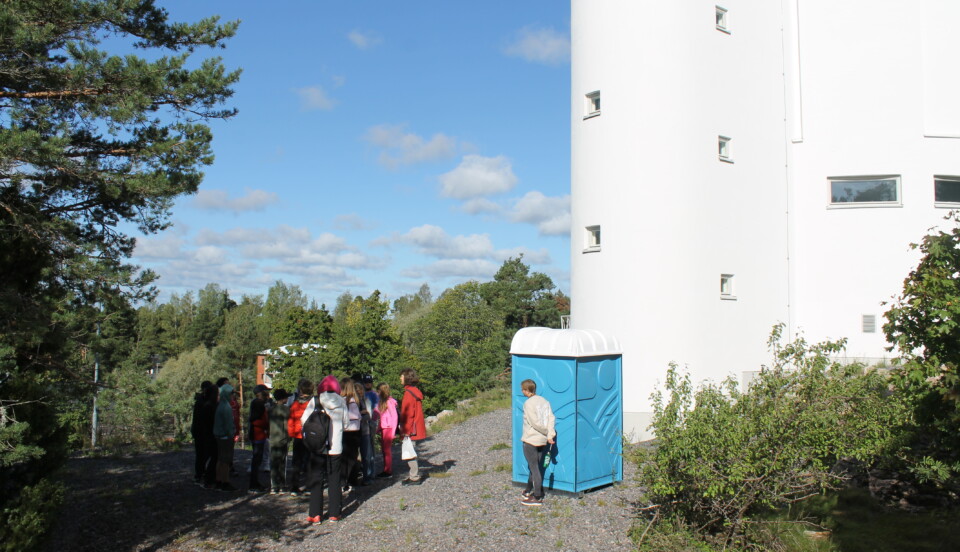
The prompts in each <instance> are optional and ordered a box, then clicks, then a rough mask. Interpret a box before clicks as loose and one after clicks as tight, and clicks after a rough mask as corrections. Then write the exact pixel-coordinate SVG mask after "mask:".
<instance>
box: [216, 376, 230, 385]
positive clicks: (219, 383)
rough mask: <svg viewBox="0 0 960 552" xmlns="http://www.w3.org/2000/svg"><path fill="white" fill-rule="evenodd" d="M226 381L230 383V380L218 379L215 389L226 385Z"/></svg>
mask: <svg viewBox="0 0 960 552" xmlns="http://www.w3.org/2000/svg"><path fill="white" fill-rule="evenodd" d="M228 381H230V378H218V379H217V387H223V384H225V383H227V382H228Z"/></svg>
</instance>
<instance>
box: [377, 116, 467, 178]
mask: <svg viewBox="0 0 960 552" xmlns="http://www.w3.org/2000/svg"><path fill="white" fill-rule="evenodd" d="M364 139H365V140H366V141H367V142H370V143H371V144H373V145H375V146H377V147H380V148H383V149H384V151H382V152H380V158H379V162H380V164H382V165H384V166H386V167H389V168H391V169H395V168H397V167H399V166H402V165H411V164H413V163H423V162H427V161H436V160H438V159H447V158H449V157H453V156H454V155H456V153H457V140H456V139H455V138H451V137H450V136H447V135H445V134H442V133H437V134H434V135H433V136H432V137H431V138H430V139H429V140H425V139H424V138H423V137H422V136H419V135H417V134H413V133H410V132H404V129H403V127H402V126H398V125H377V126H375V127H372V128H370V130H368V131H367V133H366V135H365V136H364Z"/></svg>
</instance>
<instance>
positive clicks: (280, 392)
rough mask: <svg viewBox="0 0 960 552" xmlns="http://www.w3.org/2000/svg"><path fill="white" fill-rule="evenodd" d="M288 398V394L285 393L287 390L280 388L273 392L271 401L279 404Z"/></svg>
mask: <svg viewBox="0 0 960 552" xmlns="http://www.w3.org/2000/svg"><path fill="white" fill-rule="evenodd" d="M289 396H290V393H287V390H286V389H284V388H282V387H281V388H280V389H277V390H275V391H274V392H273V400H275V401H277V402H280V401H282V400H284V399H286V398H287V397H289Z"/></svg>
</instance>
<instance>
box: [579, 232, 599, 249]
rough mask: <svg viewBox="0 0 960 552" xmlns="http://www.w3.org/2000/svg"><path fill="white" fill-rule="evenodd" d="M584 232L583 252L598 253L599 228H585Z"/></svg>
mask: <svg viewBox="0 0 960 552" xmlns="http://www.w3.org/2000/svg"><path fill="white" fill-rule="evenodd" d="M584 230H585V233H584V241H583V252H584V253H589V252H591V251H600V226H587V227H586V228H585V229H584Z"/></svg>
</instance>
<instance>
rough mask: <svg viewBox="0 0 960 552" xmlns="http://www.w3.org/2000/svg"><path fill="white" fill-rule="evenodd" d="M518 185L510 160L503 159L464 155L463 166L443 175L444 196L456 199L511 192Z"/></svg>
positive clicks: (441, 176) (442, 187)
mask: <svg viewBox="0 0 960 552" xmlns="http://www.w3.org/2000/svg"><path fill="white" fill-rule="evenodd" d="M516 183H517V177H516V175H514V174H513V167H512V166H511V165H510V160H509V159H507V158H506V157H504V156H502V155H499V156H497V157H483V156H481V155H464V156H463V161H461V162H460V165H459V166H458V167H457V168H455V169H453V170H452V171H450V172H448V173H445V174H442V175H440V186H441V194H442V195H443V196H444V197H451V198H454V199H470V198H475V197H480V196H485V195H492V194H498V193H502V192H506V191H509V190H510V189H512V188H513V187H514V186H515V185H516Z"/></svg>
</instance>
